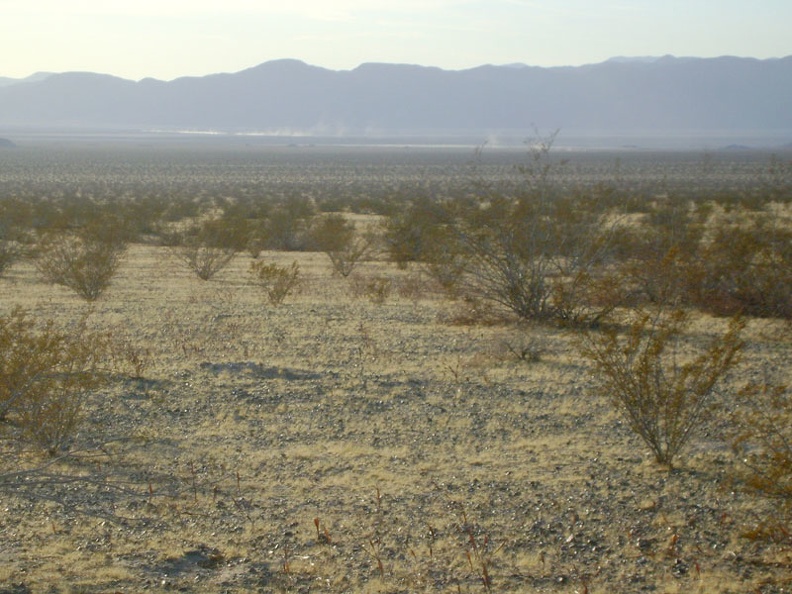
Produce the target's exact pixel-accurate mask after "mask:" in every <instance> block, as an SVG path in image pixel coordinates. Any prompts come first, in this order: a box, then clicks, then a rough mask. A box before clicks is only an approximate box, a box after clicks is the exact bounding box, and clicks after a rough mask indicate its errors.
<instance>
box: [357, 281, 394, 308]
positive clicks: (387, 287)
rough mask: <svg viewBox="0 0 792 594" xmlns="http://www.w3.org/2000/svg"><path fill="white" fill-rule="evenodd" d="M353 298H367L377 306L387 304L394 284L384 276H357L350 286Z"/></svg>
mask: <svg viewBox="0 0 792 594" xmlns="http://www.w3.org/2000/svg"><path fill="white" fill-rule="evenodd" d="M350 290H351V292H352V296H353V297H356V298H365V299H368V300H369V301H371V302H372V303H374V304H375V305H382V304H383V303H385V302H386V301H387V300H388V298H389V297H390V296H391V293H392V292H393V282H392V281H391V279H390V278H388V277H387V276H383V275H379V274H378V275H356V276H354V277H353V278H352V283H351V284H350Z"/></svg>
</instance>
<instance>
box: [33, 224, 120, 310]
mask: <svg viewBox="0 0 792 594" xmlns="http://www.w3.org/2000/svg"><path fill="white" fill-rule="evenodd" d="M125 252H126V243H125V242H123V241H119V240H116V241H113V242H108V241H103V240H101V239H98V238H96V237H94V236H93V235H91V234H87V233H86V234H75V233H54V234H50V235H47V236H45V237H44V238H43V239H42V240H41V242H40V244H39V246H38V250H37V257H36V268H37V269H38V270H39V272H40V273H41V274H42V276H43V277H44V278H45V279H46V280H47V281H48V282H51V283H54V284H58V285H63V286H65V287H68V288H69V289H71V290H73V291H74V292H75V293H77V294H78V295H79V296H80V297H82V298H83V299H85V300H86V301H95V300H96V299H98V298H99V297H100V296H101V295H102V293H104V292H105V290H106V289H107V288H108V287H109V286H110V282H111V281H112V279H113V277H114V276H115V273H116V271H117V270H118V267H119V266H120V265H121V261H122V259H123V256H124V253H125Z"/></svg>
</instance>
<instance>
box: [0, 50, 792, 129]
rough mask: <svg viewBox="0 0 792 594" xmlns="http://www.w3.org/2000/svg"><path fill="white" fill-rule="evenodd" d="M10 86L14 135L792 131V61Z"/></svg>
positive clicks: (392, 70)
mask: <svg viewBox="0 0 792 594" xmlns="http://www.w3.org/2000/svg"><path fill="white" fill-rule="evenodd" d="M4 80H5V81H7V80H9V79H2V78H0V126H3V127H6V128H46V127H54V126H60V127H69V128H73V129H79V128H98V129H101V128H120V129H152V128H157V129H166V130H167V129H171V130H179V129H206V130H218V131H228V132H236V131H258V132H273V133H275V132H277V133H310V134H328V135H360V134H363V135H366V134H386V133H410V134H416V133H417V134H427V135H429V134H437V133H443V134H461V133H472V132H475V133H481V132H492V131H515V132H517V131H524V130H530V129H535V128H542V129H556V128H563V129H570V128H571V129H576V130H608V131H629V130H655V131H667V130H692V129H704V130H716V129H717V130H759V131H762V130H766V131H778V130H792V110H790V109H788V107H787V106H789V105H792V56H787V57H784V58H774V59H768V60H757V59H754V58H738V57H732V56H723V57H719V58H687V57H686V58H675V57H673V56H661V57H657V58H650V57H639V58H624V57H617V58H613V59H611V60H607V61H605V62H601V63H597V64H587V65H583V66H559V67H550V68H544V67H537V66H528V65H515V64H510V65H501V66H497V65H481V66H477V67H474V68H469V69H464V70H444V69H441V68H437V67H433V66H419V65H412V64H392V63H375V62H369V63H363V64H360V65H359V66H357V67H356V68H354V69H351V70H330V69H327V68H323V67H320V66H313V65H310V64H307V63H306V62H303V61H301V60H295V59H281V60H272V61H268V62H263V63H261V64H258V65H256V66H252V67H250V68H246V69H244V70H240V71H238V72H234V73H215V74H210V75H205V76H187V77H180V78H176V79H173V80H171V81H162V80H158V79H154V78H144V79H141V80H139V81H132V80H128V79H124V78H121V77H117V76H113V75H108V74H99V73H91V72H65V73H56V74H47V75H46V76H42V75H34V76H33V77H28V78H27V79H17V82H15V83H11V84H5V83H3V82H2V81H4Z"/></svg>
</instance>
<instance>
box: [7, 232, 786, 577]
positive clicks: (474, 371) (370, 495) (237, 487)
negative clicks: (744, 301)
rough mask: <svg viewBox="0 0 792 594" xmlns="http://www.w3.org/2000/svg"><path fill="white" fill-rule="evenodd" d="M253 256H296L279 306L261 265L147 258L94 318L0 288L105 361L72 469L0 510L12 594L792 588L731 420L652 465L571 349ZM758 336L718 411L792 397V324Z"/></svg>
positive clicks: (410, 273)
mask: <svg viewBox="0 0 792 594" xmlns="http://www.w3.org/2000/svg"><path fill="white" fill-rule="evenodd" d="M260 257H261V258H262V259H265V260H270V261H275V262H279V263H281V264H289V263H291V262H292V261H293V260H297V261H298V263H299V266H300V269H301V273H302V277H303V284H302V288H301V291H300V293H299V294H297V295H294V296H292V297H289V298H287V300H286V302H285V303H284V304H282V305H280V306H278V307H274V306H272V305H270V304H269V303H268V302H267V300H266V299H265V298H264V296H263V294H262V291H261V289H260V288H258V287H256V286H255V285H253V284H251V283H250V282H249V281H250V278H249V277H250V274H249V272H248V268H249V266H250V262H251V258H250V257H249V256H247V255H239V256H237V257H236V259H235V260H234V261H233V262H232V264H231V266H230V267H229V268H227V269H226V270H224V271H222V272H221V273H220V274H219V275H218V276H217V277H215V278H214V279H213V280H211V281H206V282H205V281H201V280H199V279H198V278H196V277H195V276H193V275H192V274H191V273H190V272H189V271H188V270H187V269H186V268H185V267H183V265H181V264H180V263H179V262H178V261H177V260H175V259H174V258H173V257H172V255H171V254H170V253H169V252H168V250H167V249H166V248H162V247H156V246H147V245H133V246H131V247H130V249H129V251H128V253H127V255H126V259H125V261H124V264H123V266H122V268H121V270H120V272H119V274H118V276H117V277H116V278H115V280H114V281H113V284H112V286H111V288H110V289H109V290H108V292H107V293H106V294H105V295H103V296H102V297H101V298H100V299H99V300H98V301H97V302H96V303H94V304H93V305H88V304H86V303H85V302H83V301H81V300H80V299H79V298H78V297H76V296H75V295H74V294H73V293H71V292H70V291H68V290H67V289H65V288H61V287H57V286H51V285H47V284H44V283H43V282H42V281H41V280H40V278H39V276H38V274H37V273H36V271H35V269H34V267H33V266H32V264H30V263H29V262H22V263H18V264H17V265H16V266H14V267H13V268H12V269H11V270H10V271H9V272H8V274H7V275H5V276H4V278H3V279H0V306H1V307H2V309H3V313H5V312H7V311H8V310H10V308H11V307H12V306H13V305H16V304H19V305H22V306H24V307H25V308H28V309H29V310H31V311H32V312H34V313H35V314H36V315H37V316H41V318H54V319H56V320H58V321H60V322H62V323H66V322H69V321H72V320H78V319H80V317H81V316H84V315H86V314H87V315H89V318H88V320H89V324H90V325H91V327H93V328H96V329H101V330H103V331H107V332H110V333H111V334H112V336H113V341H114V344H115V345H116V347H115V351H114V355H113V361H108V365H109V366H110V365H112V367H113V369H114V370H116V371H115V372H114V373H115V377H114V381H112V382H111V383H110V384H109V386H108V387H107V388H105V389H103V390H102V391H101V392H100V393H98V394H96V395H94V396H93V397H92V400H91V401H90V403H89V404H88V410H87V415H86V419H85V423H84V426H83V429H82V431H81V433H80V435H79V436H78V439H77V441H76V443H79V444H80V451H76V452H74V456H73V457H72V458H70V459H68V460H65V461H63V462H62V463H57V464H55V465H54V466H53V467H52V468H48V472H49V473H50V474H48V475H47V476H49V477H51V478H50V480H49V481H44V484H39V485H34V486H31V487H30V488H26V489H17V488H10V489H9V488H6V489H5V490H4V491H3V492H2V507H1V508H0V592H53V593H54V592H140V591H149V592H165V591H181V592H330V593H333V592H369V593H374V592H394V593H395V592H404V593H408V592H488V591H491V592H564V593H573V592H578V593H582V592H589V593H595V592H603V593H604V592H735V593H737V592H783V591H789V589H790V588H792V583H790V582H791V581H792V578H790V568H792V552H790V550H789V548H788V547H786V548H784V547H782V546H780V545H776V544H773V543H771V542H767V541H765V540H761V539H757V538H751V535H752V530H755V529H756V527H757V526H760V525H761V524H762V523H763V522H764V521H766V520H767V519H768V518H771V517H773V514H774V513H775V512H774V509H775V508H774V507H773V503H772V502H768V501H764V500H761V499H759V498H757V497H756V496H753V495H749V494H746V493H744V492H743V491H742V490H740V489H738V488H737V487H736V486H735V483H734V481H733V480H732V477H733V476H734V474H735V470H736V469H737V468H738V465H737V463H736V461H735V460H733V456H732V454H731V451H730V449H729V447H728V445H727V444H726V443H725V442H724V441H723V440H721V439H720V437H719V435H720V434H719V431H718V426H717V422H713V423H712V427H708V428H707V430H706V431H704V432H703V434H702V435H701V436H700V437H699V438H697V439H695V440H694V441H693V443H692V444H691V447H690V448H689V450H688V451H687V452H686V456H685V457H684V459H683V461H682V463H681V464H680V465H679V467H678V468H675V469H674V470H673V471H670V472H669V471H668V470H667V469H663V468H660V467H658V466H657V464H656V463H655V462H654V461H653V459H652V457H651V455H650V454H649V452H648V450H647V449H646V447H645V446H644V445H643V443H642V442H641V441H640V440H639V439H638V438H637V437H635V436H634V435H633V434H632V432H631V431H630V430H629V428H628V427H626V426H625V425H624V424H623V422H622V421H621V420H620V418H619V416H618V415H617V414H615V412H614V411H613V409H612V407H611V406H610V405H609V404H608V402H606V401H604V400H602V399H600V398H599V397H597V396H595V395H594V392H593V390H592V386H593V383H594V381H595V379H596V378H593V377H592V376H591V374H590V371H589V367H588V364H587V362H586V361H585V360H583V359H582V358H581V357H580V356H579V355H578V354H577V351H576V348H575V341H576V332H575V331H571V330H564V329H556V328H549V327H541V326H526V325H519V324H516V323H515V322H513V321H509V320H504V319H500V320H499V319H493V320H490V321H489V322H487V323H476V324H471V323H464V322H465V319H466V315H465V312H464V305H463V304H461V303H458V302H453V301H449V300H448V299H447V298H445V297H443V296H442V295H440V294H439V293H438V292H436V291H434V290H433V289H432V286H431V284H430V283H429V281H428V280H427V278H425V277H424V276H423V275H422V274H421V273H420V271H419V270H418V269H408V270H404V271H402V270H397V269H396V268H395V267H393V266H392V265H390V264H387V263H384V262H367V263H365V264H363V265H362V266H361V267H360V268H359V269H358V270H356V271H355V273H354V276H355V278H347V279H344V278H341V277H338V276H333V275H332V269H331V267H330V264H329V261H328V259H327V258H326V256H325V255H324V254H314V253H301V254H286V253H264V254H262V255H261V256H260ZM375 277H387V278H388V279H389V280H390V288H391V292H390V294H389V295H386V296H385V298H384V301H383V302H382V303H376V302H375V301H376V300H373V299H371V298H370V295H369V293H370V291H368V290H367V279H371V278H375ZM724 326H725V321H724V320H718V319H713V318H704V317H701V318H700V319H699V320H698V321H697V324H696V326H695V329H694V330H695V333H696V334H697V336H699V335H700V336H704V335H706V334H708V333H710V332H713V331H716V330H718V329H719V328H723V327H724ZM693 338H694V339H695V338H696V336H694V337H693ZM746 339H747V341H748V346H747V348H746V352H745V354H744V357H743V360H742V362H741V363H740V366H739V367H738V368H737V370H736V372H735V373H733V374H732V376H731V377H730V378H729V381H728V382H727V385H725V386H724V388H723V406H724V407H728V406H729V402H730V398H731V397H732V396H733V394H734V393H735V392H736V390H737V389H738V387H739V386H741V385H742V384H743V383H745V381H747V380H749V379H752V378H753V379H756V378H761V377H762V376H763V374H764V373H765V372H766V371H767V370H768V369H770V370H773V372H775V373H778V372H779V370H780V372H781V375H785V378H782V379H785V380H786V381H790V379H792V378H790V376H789V374H790V371H789V368H790V361H792V339H791V338H790V332H789V325H788V324H786V325H785V324H783V323H781V322H775V321H767V320H752V321H750V322H749V325H748V328H747V331H746ZM16 463H17V461H15V460H13V461H9V460H6V464H7V465H9V464H11V465H13V464H16ZM22 463H26V464H34V465H35V464H42V463H45V462H42V461H41V460H40V459H38V458H36V457H33V456H29V457H26V458H24V460H23V461H22ZM64 477H81V480H79V481H74V482H71V481H68V480H64Z"/></svg>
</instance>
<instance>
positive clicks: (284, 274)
mask: <svg viewBox="0 0 792 594" xmlns="http://www.w3.org/2000/svg"><path fill="white" fill-rule="evenodd" d="M250 272H251V273H252V274H253V279H254V282H255V283H256V284H257V285H259V286H260V287H261V288H263V289H264V291H265V292H266V294H267V299H268V300H269V302H270V303H271V304H272V305H280V304H281V303H283V301H284V300H285V299H286V297H288V296H289V295H291V294H292V293H293V292H294V291H295V290H296V289H297V287H298V286H299V284H300V266H299V265H298V264H297V262H292V263H291V265H290V266H279V265H278V264H275V263H272V264H267V263H265V262H260V261H259V262H252V263H251V265H250Z"/></svg>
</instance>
